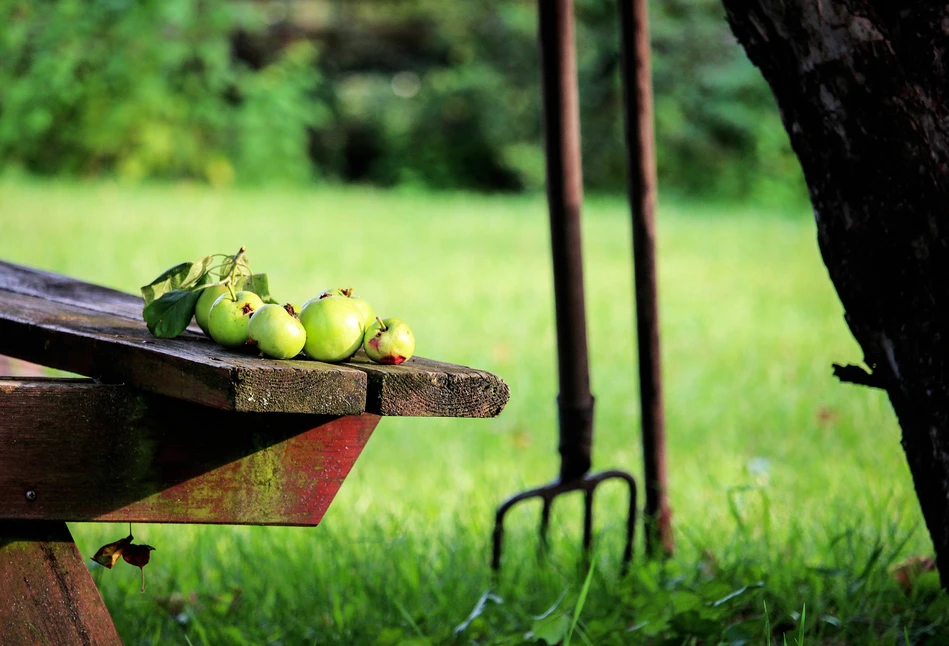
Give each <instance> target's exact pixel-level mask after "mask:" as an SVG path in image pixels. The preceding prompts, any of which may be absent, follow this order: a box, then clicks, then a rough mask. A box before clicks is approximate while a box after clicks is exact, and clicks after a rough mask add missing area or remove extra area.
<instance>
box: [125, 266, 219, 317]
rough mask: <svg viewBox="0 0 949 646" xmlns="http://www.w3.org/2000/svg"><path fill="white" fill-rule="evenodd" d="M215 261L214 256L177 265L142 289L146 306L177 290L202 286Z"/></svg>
mask: <svg viewBox="0 0 949 646" xmlns="http://www.w3.org/2000/svg"><path fill="white" fill-rule="evenodd" d="M213 261H214V257H213V256H205V257H204V258H202V259H201V260H196V261H195V262H183V263H181V264H180V265H175V266H174V267H172V268H171V269H168V270H166V271H164V272H162V274H161V275H160V276H159V277H158V278H156V279H155V280H153V281H152V282H150V283H149V284H147V285H145V286H144V287H142V298H144V299H145V305H149V304H151V303H152V301H154V300H156V299H158V298H161V297H162V296H163V295H165V294H167V293H168V292H171V291H172V290H175V289H188V288H189V287H195V286H197V285H200V284H201V283H202V282H203V281H205V280H206V277H207V273H208V269H209V268H210V267H211V263H212V262H213Z"/></svg>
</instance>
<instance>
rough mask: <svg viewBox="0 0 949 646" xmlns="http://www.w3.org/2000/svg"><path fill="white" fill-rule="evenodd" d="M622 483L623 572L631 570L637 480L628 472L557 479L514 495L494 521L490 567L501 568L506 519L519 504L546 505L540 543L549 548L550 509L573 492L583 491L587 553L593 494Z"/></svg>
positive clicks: (543, 547)
mask: <svg viewBox="0 0 949 646" xmlns="http://www.w3.org/2000/svg"><path fill="white" fill-rule="evenodd" d="M613 479H617V480H622V481H624V482H625V483H626V484H627V485H628V486H629V514H628V516H627V518H626V546H625V548H624V549H623V566H622V567H623V572H624V573H625V572H626V570H627V568H628V567H629V562H630V561H631V560H632V558H633V536H634V534H635V531H636V481H635V480H634V479H633V476H631V475H630V474H628V473H626V472H625V471H617V470H610V471H601V472H600V473H592V474H585V475H582V476H580V477H579V478H574V479H572V480H568V481H563V480H556V481H554V482H552V483H550V484H548V485H544V486H542V487H537V488H535V489H528V490H527V491H522V492H521V493H519V494H516V495H514V496H511V497H510V498H508V499H507V500H506V501H504V502H503V503H502V504H501V506H500V507H498V511H497V514H496V515H495V520H494V553H493V555H492V558H491V568H492V569H493V570H494V571H495V572H498V571H499V570H500V569H501V551H502V549H503V544H504V516H505V515H506V514H507V512H508V511H510V510H511V508H512V507H514V506H515V505H516V504H518V503H520V502H524V501H526V500H531V499H533V498H540V499H541V500H543V502H544V506H543V507H542V508H541V514H540V542H541V549H545V548H546V545H547V529H548V526H549V525H550V507H551V505H552V504H553V501H554V498H556V497H557V496H561V495H563V494H566V493H569V492H571V491H582V492H583V552H584V554H588V553H589V551H590V544H591V543H592V541H593V492H594V490H595V489H596V488H597V486H598V485H599V484H600V483H602V482H604V481H606V480H613Z"/></svg>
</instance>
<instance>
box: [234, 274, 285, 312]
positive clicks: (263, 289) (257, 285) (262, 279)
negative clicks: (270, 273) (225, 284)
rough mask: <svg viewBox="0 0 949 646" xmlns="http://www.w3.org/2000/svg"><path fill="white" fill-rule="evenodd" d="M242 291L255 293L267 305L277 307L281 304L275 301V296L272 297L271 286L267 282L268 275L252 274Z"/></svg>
mask: <svg viewBox="0 0 949 646" xmlns="http://www.w3.org/2000/svg"><path fill="white" fill-rule="evenodd" d="M241 289H242V290H244V291H248V292H254V293H255V294H257V295H258V296H260V300H262V301H263V302H265V303H273V304H275V305H279V304H280V303H278V302H277V301H276V300H274V298H273V296H271V295H270V284H269V283H268V281H267V274H252V275H250V276H248V277H247V279H246V280H245V281H244V285H243V286H242V287H241Z"/></svg>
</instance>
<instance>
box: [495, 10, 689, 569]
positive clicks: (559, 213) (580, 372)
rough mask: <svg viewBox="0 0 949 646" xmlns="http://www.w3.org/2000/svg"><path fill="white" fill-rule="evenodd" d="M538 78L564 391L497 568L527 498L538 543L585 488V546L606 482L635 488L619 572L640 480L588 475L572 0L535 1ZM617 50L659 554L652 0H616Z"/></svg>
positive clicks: (653, 539) (653, 530)
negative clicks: (538, 504)
mask: <svg viewBox="0 0 949 646" xmlns="http://www.w3.org/2000/svg"><path fill="white" fill-rule="evenodd" d="M538 15H539V23H540V25H539V33H540V58H541V75H542V81H543V103H544V143H545V149H546V150H545V152H546V158H547V202H548V206H549V211H550V233H551V246H552V251H553V269H554V297H555V305H556V308H555V309H556V318H557V356H558V369H559V371H558V372H559V379H560V395H559V397H558V398H557V405H558V410H559V415H560V416H559V424H560V443H559V447H558V448H559V451H560V458H561V463H560V474H559V476H558V478H557V479H556V480H554V481H553V482H552V483H550V484H548V485H544V486H542V487H537V488H535V489H529V490H527V491H523V492H521V493H518V494H516V495H514V496H512V497H511V498H509V499H508V500H506V501H505V502H504V503H503V504H502V505H501V506H500V507H498V510H497V516H496V519H495V525H494V552H493V557H492V560H491V566H492V568H493V569H494V570H495V571H497V570H498V569H500V567H501V552H502V548H503V542H504V517H505V515H506V514H507V512H508V511H509V510H510V509H511V508H512V507H513V506H515V505H517V504H518V503H520V502H523V501H525V500H530V499H533V498H540V499H541V500H542V501H543V508H542V510H541V518H540V537H541V545H542V547H544V546H546V541H547V529H548V525H549V522H550V509H551V505H552V503H553V501H554V499H555V498H557V497H558V496H561V495H563V494H565V493H568V492H573V491H582V492H583V495H584V514H583V550H584V553H585V554H586V553H587V552H588V551H589V549H590V544H591V541H592V536H593V494H594V491H595V490H596V488H597V487H598V486H599V485H600V484H601V483H603V482H605V481H607V480H622V481H623V482H625V483H626V484H627V485H628V487H629V513H628V515H627V520H626V545H625V548H624V550H623V570H624V571H625V569H626V568H627V566H628V564H629V562H630V560H631V559H632V555H633V537H634V533H635V526H636V482H635V480H634V479H633V476H632V475H630V474H629V473H627V472H625V471H619V470H609V471H602V472H599V473H594V474H591V473H590V466H591V457H590V456H591V449H592V445H593V395H592V394H591V392H590V372H589V362H588V359H587V340H586V314H585V308H584V300H583V266H582V257H581V244H580V205H581V202H582V199H583V182H582V173H581V165H580V117H579V106H578V104H579V101H578V96H577V79H576V54H575V51H574V41H573V2H572V0H539V2H538ZM619 19H620V52H621V60H622V72H623V73H622V78H623V88H624V101H623V116H624V119H625V123H626V155H627V166H628V181H627V186H628V190H629V200H630V205H631V210H632V219H633V227H632V228H633V258H634V276H635V285H636V294H635V297H636V323H637V338H638V346H639V382H640V383H639V386H640V401H641V406H642V438H643V440H642V441H643V454H644V459H645V470H644V471H645V478H646V502H645V511H644V515H645V518H646V532H645V534H646V552H647V554H648V555H650V556H652V555H654V554H655V551H656V546H657V541H658V543H659V544H660V545H661V546H662V548H663V551H664V552H665V553H671V551H672V548H673V541H672V533H671V527H670V522H669V521H670V511H669V506H668V503H667V500H666V494H665V439H664V432H663V415H662V390H661V379H660V367H659V316H658V306H657V300H658V299H657V290H656V257H655V246H654V238H655V233H654V232H655V224H654V222H655V216H654V212H655V202H656V167H655V155H654V143H653V129H652V82H651V78H650V67H649V29H648V23H647V17H646V0H619Z"/></svg>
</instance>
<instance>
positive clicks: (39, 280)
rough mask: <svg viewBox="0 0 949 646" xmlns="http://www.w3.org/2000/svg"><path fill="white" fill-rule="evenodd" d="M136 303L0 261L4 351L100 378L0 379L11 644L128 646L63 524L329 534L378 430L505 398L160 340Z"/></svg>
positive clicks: (193, 341)
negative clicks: (327, 527) (309, 529)
mask: <svg viewBox="0 0 949 646" xmlns="http://www.w3.org/2000/svg"><path fill="white" fill-rule="evenodd" d="M142 305H143V302H142V299H141V298H139V297H137V296H133V295H130V294H126V293H122V292H118V291H115V290H111V289H107V288H104V287H101V286H97V285H92V284H88V283H84V282H81V281H77V280H73V279H71V278H68V277H65V276H60V275H56V274H51V273H48V272H43V271H37V270H35V269H30V268H27V267H22V266H17V265H12V264H9V263H4V262H0V355H7V356H11V357H16V358H18V359H23V360H26V361H31V362H34V363H37V364H41V365H43V366H49V367H52V368H57V369H60V370H65V371H68V372H71V373H75V374H79V375H85V376H86V377H88V378H84V379H47V378H35V377H33V378H24V377H20V378H17V377H0V643H2V644H4V646H9V645H16V644H119V643H121V641H120V639H119V637H118V634H117V633H116V631H115V627H114V625H113V623H112V620H111V618H110V616H109V614H108V610H107V609H106V608H105V605H104V604H103V602H102V598H101V596H100V595H99V592H98V590H97V589H96V587H95V584H94V582H93V580H92V578H91V576H90V575H89V571H88V569H87V567H86V563H85V560H84V556H82V555H80V554H79V552H78V550H77V549H76V546H75V543H74V542H73V541H72V538H71V536H70V534H69V530H68V529H67V527H66V524H65V523H66V522H67V521H70V522H86V521H122V522H148V523H221V524H254V525H303V526H312V525H317V524H318V523H319V522H320V519H321V518H322V517H323V514H324V513H325V512H326V509H327V508H328V507H329V505H330V503H331V502H332V500H333V498H334V496H335V495H336V492H337V491H338V490H339V488H340V485H341V484H342V483H343V480H345V478H346V476H347V475H348V474H349V471H350V469H351V468H352V466H353V463H354V462H355V461H356V458H357V457H358V456H359V454H360V452H361V451H362V449H363V447H364V446H365V444H366V442H367V441H368V440H369V437H370V436H371V434H372V431H373V429H374V428H375V427H376V424H378V422H379V420H380V418H381V417H383V416H396V415H398V416H445V417H493V416H495V415H497V414H499V413H500V412H501V410H502V409H503V408H504V405H505V404H506V403H507V400H508V398H509V390H508V387H507V384H505V383H504V382H503V381H502V380H501V379H500V378H498V377H496V376H495V375H492V374H490V373H488V372H484V371H481V370H474V369H471V368H466V367H463V366H456V365H451V364H446V363H439V362H437V361H430V360H427V359H422V358H413V359H411V360H410V361H408V362H406V363H405V364H402V365H399V366H380V365H376V364H373V363H371V362H369V361H368V360H367V359H366V358H365V356H360V355H357V356H356V357H355V358H354V359H353V360H351V361H349V362H346V363H344V364H341V365H329V364H324V363H319V362H315V361H304V360H296V361H271V360H265V359H261V358H258V357H256V356H253V355H252V354H249V353H244V352H234V351H229V350H226V349H224V348H222V347H220V346H218V345H216V344H215V343H213V342H212V341H210V340H209V339H207V338H206V337H205V336H204V335H203V334H201V332H200V330H197V328H189V329H188V330H187V331H186V332H185V333H184V334H182V335H181V336H180V337H178V338H176V339H168V340H165V339H157V338H154V337H153V336H151V334H150V333H149V332H148V330H147V329H146V327H145V324H144V322H143V321H142V317H141V312H142ZM117 538H118V537H117ZM89 556H91V555H88V554H87V555H85V558H88V557H89Z"/></svg>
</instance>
